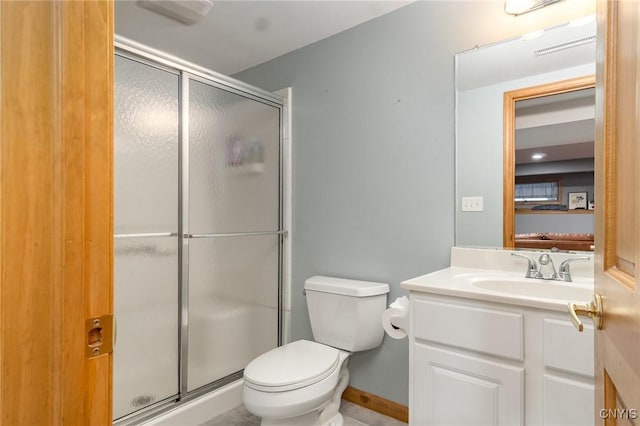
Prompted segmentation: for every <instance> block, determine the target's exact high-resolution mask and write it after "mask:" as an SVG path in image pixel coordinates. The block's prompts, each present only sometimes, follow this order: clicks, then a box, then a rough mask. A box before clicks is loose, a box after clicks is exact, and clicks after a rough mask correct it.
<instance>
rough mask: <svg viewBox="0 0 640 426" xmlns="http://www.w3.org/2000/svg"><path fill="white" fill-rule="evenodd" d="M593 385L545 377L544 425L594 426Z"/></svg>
mask: <svg viewBox="0 0 640 426" xmlns="http://www.w3.org/2000/svg"><path fill="white" fill-rule="evenodd" d="M593 391H594V386H593V385H592V384H586V383H582V382H578V381H575V380H570V379H565V378H562V377H555V376H551V375H545V376H544V424H545V425H549V426H557V425H563V426H574V425H575V426H587V425H593V413H594V408H593V401H594V399H593Z"/></svg>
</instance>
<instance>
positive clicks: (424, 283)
mask: <svg viewBox="0 0 640 426" xmlns="http://www.w3.org/2000/svg"><path fill="white" fill-rule="evenodd" d="M474 279H480V280H492V279H495V280H501V279H502V280H509V279H513V280H515V281H516V282H523V283H525V284H530V283H531V284H533V285H536V284H540V285H541V287H542V286H549V285H558V286H575V287H578V288H580V289H581V290H582V291H581V293H583V294H584V295H585V297H586V295H590V294H593V279H590V278H582V277H581V278H579V279H576V281H575V282H570V283H564V282H559V281H549V280H540V279H533V278H526V279H525V278H524V270H523V271H522V272H521V273H517V274H516V273H514V272H510V271H504V270H498V269H479V268H468V267H459V266H453V267H449V268H445V269H441V270H439V271H436V272H432V273H430V274H426V275H422V276H420V277H416V278H412V279H409V280H406V281H403V282H402V283H401V286H402V288H404V289H406V290H409V291H411V292H418V293H430V294H439V295H445V296H454V297H462V298H466V299H476V300H485V301H489V302H497V303H506V304H511V305H518V306H527V307H532V308H539V309H550V310H554V311H562V312H566V311H567V303H568V302H569V301H570V300H566V299H553V298H549V297H544V295H542V296H541V297H537V296H532V295H520V294H511V293H507V292H504V291H496V290H490V289H486V288H481V287H478V286H476V285H474V284H473V280H474ZM529 280H530V281H529ZM589 299H590V298H587V300H571V301H573V302H582V303H584V302H587V301H588V300H589Z"/></svg>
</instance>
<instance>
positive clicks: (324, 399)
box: [242, 276, 389, 426]
mask: <svg viewBox="0 0 640 426" xmlns="http://www.w3.org/2000/svg"><path fill="white" fill-rule="evenodd" d="M304 289H305V293H306V296H307V307H308V308H309V320H310V322H311V331H312V332H313V338H314V340H315V341H313V342H312V341H308V340H298V341H295V342H291V343H288V344H286V345H284V346H280V347H277V348H275V349H272V350H270V351H269V352H266V353H264V354H262V355H260V356H259V357H257V358H256V359H254V360H253V361H251V362H250V363H249V365H247V367H246V368H245V370H244V387H243V395H242V400H243V402H244V405H245V407H246V408H247V410H249V411H250V412H251V413H253V414H255V415H256V416H259V417H261V418H262V422H261V424H262V425H264V426H268V425H280V426H285V425H305V426H307V425H318V426H325V425H326V426H341V425H342V424H343V419H342V415H341V414H340V412H339V411H338V410H339V409H340V401H341V397H342V392H344V390H345V389H346V387H347V385H348V384H349V370H348V369H347V362H348V358H349V355H351V353H352V352H357V351H366V350H368V349H373V348H376V347H378V346H380V344H381V343H382V338H383V337H384V330H383V328H382V324H381V320H380V318H381V317H382V312H383V311H384V310H385V308H386V304H387V293H388V292H389V285H388V284H384V283H376V282H369V281H355V280H348V279H343V278H332V277H324V276H315V277H312V278H309V279H308V280H306V281H305V285H304Z"/></svg>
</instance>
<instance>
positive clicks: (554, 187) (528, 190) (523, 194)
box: [515, 177, 561, 204]
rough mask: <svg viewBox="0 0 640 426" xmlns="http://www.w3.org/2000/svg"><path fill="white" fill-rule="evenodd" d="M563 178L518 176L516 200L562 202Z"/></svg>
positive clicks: (521, 202)
mask: <svg viewBox="0 0 640 426" xmlns="http://www.w3.org/2000/svg"><path fill="white" fill-rule="evenodd" d="M560 193H561V180H560V178H559V177H553V178H533V179H532V178H516V187H515V202H516V203H519V204H527V203H560Z"/></svg>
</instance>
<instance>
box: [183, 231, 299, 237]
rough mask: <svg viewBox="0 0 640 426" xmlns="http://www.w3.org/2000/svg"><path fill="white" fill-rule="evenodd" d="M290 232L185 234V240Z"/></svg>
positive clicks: (284, 233)
mask: <svg viewBox="0 0 640 426" xmlns="http://www.w3.org/2000/svg"><path fill="white" fill-rule="evenodd" d="M287 232H288V231H285V230H282V231H259V232H229V233H220V234H184V238H223V237H255V236H260V235H287Z"/></svg>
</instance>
